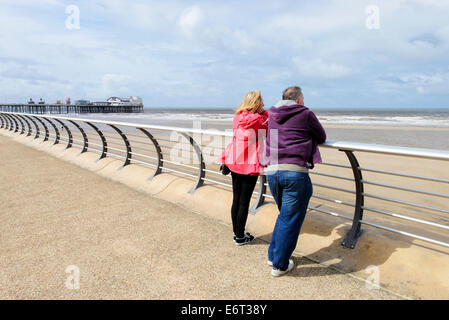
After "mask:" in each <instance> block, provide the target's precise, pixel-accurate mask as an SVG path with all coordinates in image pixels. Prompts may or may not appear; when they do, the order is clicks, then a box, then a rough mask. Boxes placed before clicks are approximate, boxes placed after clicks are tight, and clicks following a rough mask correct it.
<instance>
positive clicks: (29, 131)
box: [18, 116, 31, 137]
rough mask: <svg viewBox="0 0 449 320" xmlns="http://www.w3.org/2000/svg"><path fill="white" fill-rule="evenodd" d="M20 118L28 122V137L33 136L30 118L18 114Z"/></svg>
mask: <svg viewBox="0 0 449 320" xmlns="http://www.w3.org/2000/svg"><path fill="white" fill-rule="evenodd" d="M18 117H19V118H21V119H22V120H23V121H25V123H26V124H27V127H28V132H27V135H26V136H27V137H29V136H31V125H30V123H29V122H28V120H27V119H26V118H25V117H24V116H18Z"/></svg>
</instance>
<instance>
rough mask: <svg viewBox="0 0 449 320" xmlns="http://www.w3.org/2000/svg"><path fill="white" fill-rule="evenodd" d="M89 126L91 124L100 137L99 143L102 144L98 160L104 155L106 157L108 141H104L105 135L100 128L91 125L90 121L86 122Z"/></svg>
mask: <svg viewBox="0 0 449 320" xmlns="http://www.w3.org/2000/svg"><path fill="white" fill-rule="evenodd" d="M86 123H87V124H88V125H89V126H91V127H92V128H93V129H94V130H95V131H96V132H97V133H98V135H99V136H100V139H101V143H102V144H103V150H102V152H101V155H100V158H98V160H101V159H103V158H104V157H106V153H107V152H108V143H107V142H106V137H105V136H104V135H103V132H101V130H99V129H98V127H97V126H95V125H93V124H92V123H90V122H86Z"/></svg>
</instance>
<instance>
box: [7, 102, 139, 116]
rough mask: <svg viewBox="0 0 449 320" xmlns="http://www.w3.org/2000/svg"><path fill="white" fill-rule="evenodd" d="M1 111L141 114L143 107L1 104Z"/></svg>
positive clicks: (137, 105)
mask: <svg viewBox="0 0 449 320" xmlns="http://www.w3.org/2000/svg"><path fill="white" fill-rule="evenodd" d="M0 111H3V112H17V113H29V114H69V113H75V114H76V113H139V112H143V105H141V104H136V105H112V104H108V103H104V104H95V105H90V104H89V105H76V104H0Z"/></svg>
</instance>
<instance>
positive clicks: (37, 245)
mask: <svg viewBox="0 0 449 320" xmlns="http://www.w3.org/2000/svg"><path fill="white" fill-rule="evenodd" d="M0 163H1V170H0V199H1V203H0V206H1V207H0V221H1V224H0V248H1V252H0V299H72V298H75V299H79V298H83V299H396V298H397V297H396V296H394V295H392V294H390V293H388V292H386V291H383V290H369V289H367V288H366V285H365V282H363V281H360V280H358V279H355V278H353V277H350V276H348V275H344V274H341V273H339V272H336V271H334V270H332V269H329V268H326V267H324V266H321V265H319V264H316V263H314V262H312V261H310V260H308V259H306V258H303V257H299V256H295V257H294V260H295V263H296V267H295V269H294V271H292V272H291V273H290V274H289V275H288V276H284V277H281V278H273V277H272V276H271V275H270V267H269V266H268V265H267V264H266V259H267V256H266V252H267V248H268V244H267V243H266V242H263V241H262V240H259V239H256V240H255V241H254V243H253V244H251V245H247V246H242V247H236V246H235V245H234V244H233V242H232V228H231V227H230V226H229V225H225V224H223V223H221V222H218V221H216V220H214V219H211V218H209V217H205V216H201V215H199V214H196V213H194V212H190V211H187V210H186V209H184V208H181V207H179V206H176V205H174V204H171V203H168V202H165V201H161V200H158V199H155V198H153V197H151V196H149V195H147V194H144V193H140V192H137V191H135V190H133V189H130V188H128V187H126V186H124V185H122V184H119V183H116V182H112V181H110V180H107V179H105V178H103V177H101V176H99V175H96V174H95V173H93V172H90V171H87V170H85V169H82V168H80V167H77V166H75V165H72V164H70V163H67V162H64V161H62V160H59V159H56V158H54V157H52V156H50V155H48V154H46V153H44V152H40V151H37V150H35V149H33V148H30V147H27V146H25V145H22V144H20V143H17V142H14V141H13V140H12V139H10V138H7V137H5V136H2V135H0ZM71 265H73V266H76V267H77V268H79V272H80V288H79V289H78V290H69V289H68V288H67V287H66V280H67V278H68V277H69V276H70V275H73V273H71V274H69V273H66V268H67V267H68V266H71ZM71 284H73V282H71Z"/></svg>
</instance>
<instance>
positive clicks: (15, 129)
mask: <svg viewBox="0 0 449 320" xmlns="http://www.w3.org/2000/svg"><path fill="white" fill-rule="evenodd" d="M11 117H12V118H13V120H14V124H15V127H14V133H16V132H19V122H17V120H18V119H17V116H16V115H15V114H12V115H11Z"/></svg>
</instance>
